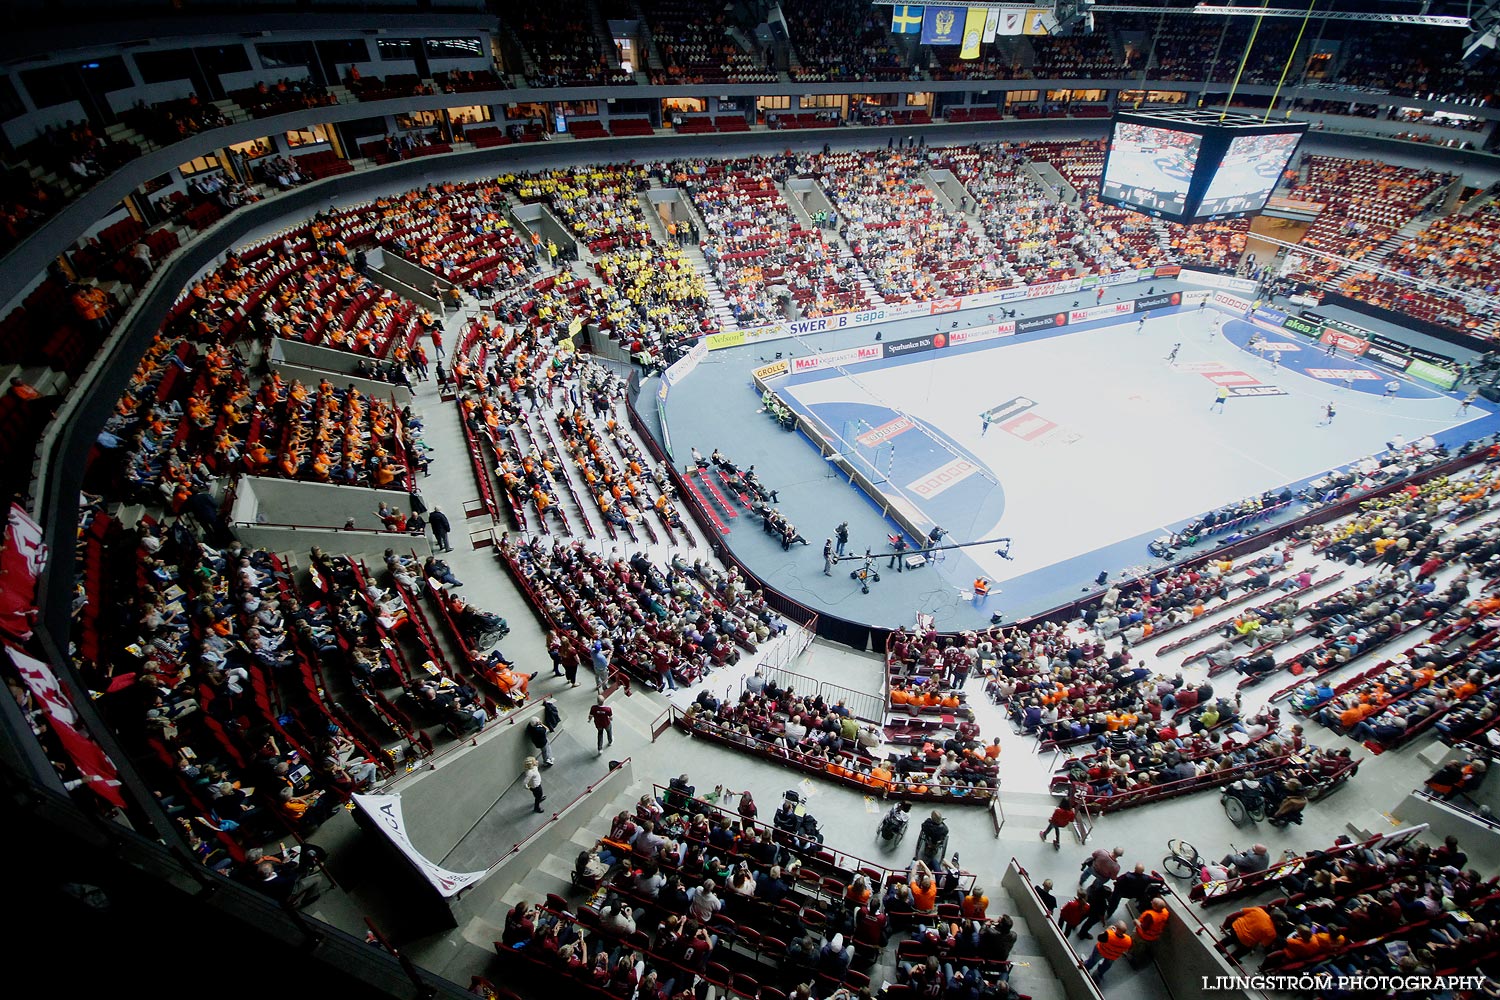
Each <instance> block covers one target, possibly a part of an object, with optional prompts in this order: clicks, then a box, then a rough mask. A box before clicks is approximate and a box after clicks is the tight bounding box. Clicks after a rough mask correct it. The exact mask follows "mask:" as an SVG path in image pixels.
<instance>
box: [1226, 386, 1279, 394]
mask: <svg viewBox="0 0 1500 1000" xmlns="http://www.w3.org/2000/svg"><path fill="white" fill-rule="evenodd" d="M1229 394H1230V395H1231V396H1285V395H1286V392H1285V391H1283V390H1281V389H1278V388H1276V387H1275V386H1274V385H1236V386H1231V387H1230V389H1229Z"/></svg>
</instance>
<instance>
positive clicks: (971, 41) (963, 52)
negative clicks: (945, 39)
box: [958, 7, 984, 59]
mask: <svg viewBox="0 0 1500 1000" xmlns="http://www.w3.org/2000/svg"><path fill="white" fill-rule="evenodd" d="M983 35H984V8H983V7H970V8H969V12H968V13H967V14H966V15H964V40H963V46H964V47H963V48H962V49H960V50H959V52H958V58H960V59H978V58H979V40H980V38H981V37H982V36H983Z"/></svg>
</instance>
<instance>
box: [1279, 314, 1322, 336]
mask: <svg viewBox="0 0 1500 1000" xmlns="http://www.w3.org/2000/svg"><path fill="white" fill-rule="evenodd" d="M1281 328H1282V329H1283V330H1290V331H1292V332H1293V333H1300V334H1302V336H1304V337H1311V338H1312V339H1314V340H1317V339H1318V338H1319V337H1321V336H1323V324H1322V323H1313V322H1310V321H1309V320H1305V319H1303V318H1302V317H1301V316H1288V317H1286V318H1285V319H1283V320H1282V321H1281Z"/></svg>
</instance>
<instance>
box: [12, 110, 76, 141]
mask: <svg viewBox="0 0 1500 1000" xmlns="http://www.w3.org/2000/svg"><path fill="white" fill-rule="evenodd" d="M87 118H88V115H86V114H84V113H83V105H82V104H79V103H78V102H77V101H65V102H63V103H62V104H54V105H52V107H50V108H42V109H41V110H39V111H32V112H28V113H27V114H24V115H19V116H17V117H15V118H12V119H11V120H10V121H8V122H6V123H5V124H4V125H3V126H0V127H3V128H4V130H5V138H6V139H7V140H9V141H10V144H11V145H12V146H24V145H25V144H26V143H28V142H30V141H31V140H32V139H35V138H36V137H37V136H39V135H41V134H42V133H43V132H44V131H46V130H47V127H48V126H49V125H61V124H63V123H64V122H81V121H84V120H86V119H87Z"/></svg>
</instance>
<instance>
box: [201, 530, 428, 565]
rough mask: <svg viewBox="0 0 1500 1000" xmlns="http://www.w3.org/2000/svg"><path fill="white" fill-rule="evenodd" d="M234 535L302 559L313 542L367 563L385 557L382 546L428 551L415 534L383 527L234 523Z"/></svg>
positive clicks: (376, 561) (329, 551)
mask: <svg viewBox="0 0 1500 1000" xmlns="http://www.w3.org/2000/svg"><path fill="white" fill-rule="evenodd" d="M231 527H232V528H233V529H234V534H235V537H236V538H238V539H239V540H240V541H242V542H244V543H245V544H246V545H249V546H253V547H255V548H260V549H268V550H269V551H271V552H293V553H298V555H299V558H300V559H302V560H304V561H305V560H306V558H307V553H308V551H309V550H311V549H312V547H313V546H315V545H316V546H317V547H318V548H320V549H322V550H323V551H324V552H327V553H328V554H330V555H343V556H353V557H354V558H356V559H363V560H365V561H366V562H369V563H372V564H373V563H378V562H380V560H381V559H383V558H384V557H385V550H386V549H395V550H396V551H397V552H409V551H411V550H412V549H415V550H416V552H417V555H419V556H421V557H423V558H424V559H425V558H426V557H427V556H428V555H430V554H431V553H432V547H431V544H430V543H429V542H427V541H426V540H425V539H422V538H418V537H417V536H416V535H396V534H391V533H390V532H383V531H363V530H362V531H342V530H340V529H338V528H282V527H272V526H269V525H262V524H249V523H246V524H235V525H231Z"/></svg>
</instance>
